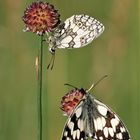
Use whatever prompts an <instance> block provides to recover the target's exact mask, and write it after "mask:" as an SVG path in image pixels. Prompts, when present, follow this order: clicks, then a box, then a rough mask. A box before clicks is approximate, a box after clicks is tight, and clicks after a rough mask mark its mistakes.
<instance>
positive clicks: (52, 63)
mask: <svg viewBox="0 0 140 140" xmlns="http://www.w3.org/2000/svg"><path fill="white" fill-rule="evenodd" d="M54 60H55V53H52V56H51V59H50V62H49V64H48V66H47V69H49V68H50V66H51V70H52V69H53V65H54Z"/></svg>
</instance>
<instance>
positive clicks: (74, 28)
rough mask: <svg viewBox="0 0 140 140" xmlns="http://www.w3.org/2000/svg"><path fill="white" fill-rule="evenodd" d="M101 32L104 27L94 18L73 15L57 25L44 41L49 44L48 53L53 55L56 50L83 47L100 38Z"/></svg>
mask: <svg viewBox="0 0 140 140" xmlns="http://www.w3.org/2000/svg"><path fill="white" fill-rule="evenodd" d="M103 31H104V25H103V24H102V23H100V22H99V21H98V20H96V19H95V18H93V17H90V16H88V15H84V14H82V15H73V16H71V17H70V18H68V19H66V21H65V22H64V23H61V24H59V25H58V26H57V27H56V29H55V30H54V31H53V32H51V34H49V37H48V38H47V39H46V41H47V43H48V44H49V51H50V52H51V53H52V54H55V50H56V49H57V48H60V49H61V48H62V49H66V48H67V49H72V48H80V47H84V46H86V45H88V44H89V43H91V42H92V41H93V40H94V39H95V38H97V37H98V36H100V35H101V33H102V32H103ZM52 60H53V59H52ZM53 61H54V60H53Z"/></svg>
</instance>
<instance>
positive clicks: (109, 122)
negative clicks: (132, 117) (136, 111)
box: [94, 99, 130, 140]
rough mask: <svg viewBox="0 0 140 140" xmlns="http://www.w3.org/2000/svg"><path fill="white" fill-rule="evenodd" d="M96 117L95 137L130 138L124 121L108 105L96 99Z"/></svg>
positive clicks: (108, 139)
mask: <svg viewBox="0 0 140 140" xmlns="http://www.w3.org/2000/svg"><path fill="white" fill-rule="evenodd" d="M94 105H95V106H96V111H97V112H96V114H98V115H97V116H96V118H94V127H95V138H96V139H97V140H111V139H113V140H130V135H129V132H128V130H127V128H126V127H125V125H124V123H123V122H122V121H121V120H120V118H119V117H118V116H117V114H116V113H115V112H114V111H112V110H111V109H110V108H109V107H108V106H106V105H105V104H103V103H102V102H100V101H99V100H96V99H94Z"/></svg>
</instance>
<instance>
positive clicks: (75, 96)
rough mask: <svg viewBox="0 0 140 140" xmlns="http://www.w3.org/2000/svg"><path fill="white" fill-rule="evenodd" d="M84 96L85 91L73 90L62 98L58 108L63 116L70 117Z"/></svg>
mask: <svg viewBox="0 0 140 140" xmlns="http://www.w3.org/2000/svg"><path fill="white" fill-rule="evenodd" d="M84 95H85V91H84V90H83V89H74V90H71V91H70V92H69V93H67V94H66V95H65V96H63V97H62V100H61V107H60V108H61V109H62V110H63V111H64V115H67V116H70V114H71V113H72V112H73V110H74V109H75V107H76V106H77V105H78V104H79V102H80V101H81V100H82V99H83V96H84Z"/></svg>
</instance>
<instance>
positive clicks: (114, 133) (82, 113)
mask: <svg viewBox="0 0 140 140" xmlns="http://www.w3.org/2000/svg"><path fill="white" fill-rule="evenodd" d="M88 138H91V139H93V140H130V135H129V132H128V130H127V128H126V127H125V125H124V124H123V122H122V121H121V120H120V118H119V117H118V116H117V115H116V113H115V112H113V111H112V110H111V109H110V108H109V107H107V106H106V105H105V104H103V103H101V102H100V101H99V100H96V99H94V98H93V97H92V96H91V95H90V94H89V93H86V95H85V97H84V98H83V99H82V100H81V101H80V103H79V104H78V106H77V107H76V108H75V109H74V110H73V112H72V114H71V115H70V116H69V118H68V120H67V122H66V124H65V127H64V130H63V134H62V140H86V139H88Z"/></svg>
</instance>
